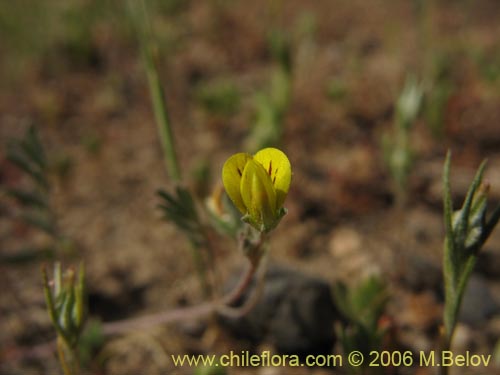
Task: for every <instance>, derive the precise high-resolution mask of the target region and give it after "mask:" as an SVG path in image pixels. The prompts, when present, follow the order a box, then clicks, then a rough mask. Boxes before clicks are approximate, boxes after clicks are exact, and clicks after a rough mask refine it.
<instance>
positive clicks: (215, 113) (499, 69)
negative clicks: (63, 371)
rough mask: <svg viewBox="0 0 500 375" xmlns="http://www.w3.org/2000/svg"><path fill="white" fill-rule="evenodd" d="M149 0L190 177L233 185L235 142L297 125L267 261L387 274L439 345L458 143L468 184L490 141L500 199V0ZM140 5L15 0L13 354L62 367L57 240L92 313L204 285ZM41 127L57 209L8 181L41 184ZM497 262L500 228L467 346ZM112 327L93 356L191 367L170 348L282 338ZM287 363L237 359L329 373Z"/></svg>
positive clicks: (489, 310)
mask: <svg viewBox="0 0 500 375" xmlns="http://www.w3.org/2000/svg"><path fill="white" fill-rule="evenodd" d="M132 2H133V1H132ZM145 4H146V7H147V10H148V13H149V19H150V26H151V29H152V35H153V38H154V40H152V41H151V42H152V43H153V44H152V48H153V52H154V56H155V58H156V63H157V68H158V73H159V77H160V81H161V83H162V84H163V86H164V89H165V95H166V103H167V107H168V110H169V114H170V118H171V123H172V130H173V135H174V139H175V144H176V150H177V153H178V157H179V163H180V166H181V171H182V175H183V179H184V181H185V183H186V184H187V185H188V186H189V187H190V189H191V191H192V192H193V193H194V195H195V196H196V197H197V198H198V201H199V202H200V203H199V204H200V206H203V205H204V202H205V201H206V199H208V198H209V197H210V196H211V194H212V192H213V191H214V190H216V188H217V187H218V186H220V185H221V181H220V171H221V168H222V164H223V163H224V161H225V160H226V159H227V158H228V157H229V156H230V155H231V154H233V153H235V152H240V151H248V152H255V151H256V150H258V149H260V148H262V147H264V146H269V145H272V146H275V147H279V148H280V149H282V150H284V151H285V152H286V153H287V155H288V156H289V158H290V160H291V163H292V170H293V179H292V186H291V189H290V193H289V196H288V198H287V201H286V204H285V206H286V207H287V208H288V215H287V216H286V217H285V218H284V219H283V221H282V223H281V224H280V226H279V227H278V228H277V229H276V230H275V231H274V232H273V235H272V236H271V237H272V238H271V248H272V251H271V262H272V263H274V264H278V265H280V266H283V267H287V268H289V269H292V270H294V272H300V273H301V274H302V273H303V274H307V275H314V276H316V277H319V278H321V280H323V281H324V282H325V283H327V284H328V285H333V284H334V283H335V282H336V281H343V282H344V283H346V284H347V285H357V284H358V283H360V282H362V281H363V280H365V279H366V278H367V277H378V278H379V279H381V280H382V281H383V282H384V284H385V285H386V289H387V290H388V295H389V297H388V298H387V303H386V304H385V305H384V308H383V311H382V312H380V315H381V316H380V317H381V318H383V323H380V324H384V325H386V326H387V327H389V331H390V332H389V333H390V334H388V336H387V337H388V338H386V340H389V341H387V342H389V343H390V345H392V346H393V347H396V348H399V349H400V350H402V349H403V348H404V349H408V350H413V351H418V350H430V349H431V348H433V347H435V345H436V338H437V333H438V329H439V325H440V323H441V314H442V304H443V294H442V282H441V273H440V267H441V257H442V242H443V235H444V229H443V225H442V203H441V202H442V188H441V184H442V182H441V181H442V166H443V162H444V158H445V155H446V151H447V150H448V149H451V150H452V152H453V158H452V179H451V181H452V190H453V198H454V201H455V204H456V206H458V204H459V203H460V202H461V200H462V199H463V197H464V195H465V193H466V190H467V187H468V184H469V183H470V181H471V180H472V178H473V175H474V171H475V169H476V168H477V166H478V165H479V164H480V162H481V160H482V159H484V158H488V159H489V162H488V169H487V171H486V179H487V180H488V181H489V183H490V185H491V190H490V195H489V197H490V198H489V199H490V201H491V202H492V203H493V204H494V203H498V202H499V200H500V24H499V23H498V19H499V16H500V3H499V2H498V1H495V0H477V1H469V0H460V1H450V0H435V1H432V0H414V1H408V0H407V1H405V0H391V1H382V0H373V1H362V0H354V1H349V2H347V1H326V0H325V1H314V2H304V1H261V0H254V1H227V0H207V1H189V0H147V1H145ZM131 9H132V10H131ZM133 12H134V10H133V7H132V8H130V7H128V5H127V3H126V2H122V1H112V0H109V1H98V0H71V1H58V0H45V1H29V0H17V1H3V2H0V56H1V58H0V82H1V84H0V142H1V145H2V146H1V148H0V184H1V186H2V190H1V192H0V193H1V205H0V213H1V216H0V243H1V245H0V257H1V258H0V284H1V285H2V292H1V294H0V312H1V319H0V321H1V329H0V372H1V373H4V374H32V373H33V374H55V373H57V371H59V368H58V364H57V359H56V357H55V355H54V353H53V350H52V349H51V347H50V345H49V344H50V342H51V340H53V339H54V337H55V335H54V333H53V328H52V327H51V325H50V320H49V317H48V314H47V312H46V310H45V302H44V297H43V293H42V280H41V276H40V272H39V269H40V265H41V264H42V263H44V262H45V263H49V264H50V262H51V261H52V260H54V259H62V260H63V261H64V262H65V264H76V263H77V262H78V261H79V260H83V261H84V262H85V265H86V269H87V279H88V297H89V314H90V317H91V318H92V321H101V322H110V321H115V320H119V319H124V318H130V317H134V316H140V315H146V314H148V313H154V312H158V311H163V310H168V309H173V308H176V307H179V306H186V305H195V304H197V303H199V302H200V301H202V300H203V295H202V292H201V291H200V286H199V284H198V280H197V276H196V271H195V267H194V265H193V262H192V258H191V255H190V254H191V253H190V251H191V250H190V244H189V242H188V241H187V240H186V239H185V237H184V236H183V234H182V233H181V232H180V231H179V230H178V229H176V227H175V226H174V225H172V224H171V223H167V222H165V221H163V220H162V218H161V216H162V215H161V212H160V211H159V210H158V208H157V205H158V203H159V200H158V197H157V196H156V191H157V190H158V189H160V188H164V189H167V190H168V189H172V188H173V187H174V183H173V182H172V181H171V179H170V178H169V175H168V173H167V171H166V170H165V166H164V161H163V152H162V148H161V143H160V140H159V137H158V130H157V126H156V124H155V118H154V114H153V110H152V106H151V99H150V95H149V89H148V81H147V78H146V71H145V66H144V63H143V60H142V59H141V52H140V50H141V48H140V45H139V39H138V36H137V30H136V29H134V27H133V22H132V19H133V14H131V13H133ZM31 126H33V127H34V128H30V127H31ZM29 129H36V131H37V133H38V134H39V136H40V142H41V144H42V145H43V148H44V150H45V151H44V153H45V158H46V163H45V164H44V169H43V172H44V176H45V177H44V178H45V179H46V183H47V185H50V189H48V190H47V192H46V195H45V198H47V200H48V202H49V206H50V209H47V210H46V211H47V212H45V211H44V212H45V214H46V215H45V214H44V215H45V216H43V217H41V216H36V215H37V212H38V211H37V212H35V213H33V210H31V209H30V207H31V208H32V207H33V205H35V206H36V202H35V204H34V203H33V202H31V204H30V202H29V199H28V198H29V197H28V198H27V197H24V198H25V199H24V201H23V199H19V197H17V199H16V197H15V196H12V194H8V193H7V192H8V191H12V190H16V189H21V190H22V189H24V190H26V189H29V188H30V186H31V185H32V181H31V180H30V178H28V177H27V176H26V173H24V172H23V171H22V168H19V165H16V163H13V162H12V160H11V158H9V157H8V154H9V150H10V149H11V148H12V147H15V144H16V140H19V139H22V138H23V137H25V134H26V132H27V131H28V133H29ZM13 144H14V146H13ZM21 198H22V197H21ZM27 200H28V202H27ZM28 209H29V210H28ZM42 211H43V210H42ZM38 213H39V212H38ZM54 239H57V246H56V247H55V246H54ZM212 240H213V242H214V245H213V248H214V249H215V253H214V254H215V261H216V264H217V270H218V273H219V274H220V279H221V280H226V279H227V278H229V276H230V274H231V273H232V272H233V271H234V270H235V269H236V270H237V269H238V268H239V267H240V266H241V265H242V264H243V263H244V258H243V257H242V255H241V253H239V252H238V250H237V246H236V242H231V241H227V240H224V237H220V236H217V235H216V234H215V232H214V233H213V236H212ZM499 271H500V231H498V230H497V231H496V233H494V234H493V236H492V238H491V239H490V240H489V242H488V243H487V244H486V248H485V249H484V252H483V253H482V254H481V255H480V257H479V261H478V265H477V267H476V271H475V273H474V274H473V278H472V281H471V283H470V287H469V289H470V290H469V291H468V293H467V294H466V298H465V301H464V308H463V311H462V315H461V323H460V325H459V327H458V331H457V334H456V338H455V343H456V345H457V348H458V349H457V350H459V349H463V350H472V351H474V352H479V353H485V354H490V353H494V351H495V347H496V346H497V345H498V343H497V340H498V339H499V337H500V316H499V312H500V278H499V275H500V272H499ZM96 329H97V330H98V328H96ZM95 336H96V337H93V339H94V341H93V342H92V344H89V346H88V348H89V349H88V353H87V357H86V358H85V365H84V368H85V369H86V370H85V371H88V372H89V373H92V374H138V373H147V374H170V373H172V374H175V373H179V374H191V373H193V371H194V369H189V368H184V369H179V368H177V369H176V368H174V367H173V365H172V363H171V361H170V359H169V358H170V357H169V354H171V353H219V352H225V351H229V350H236V348H248V347H251V348H253V350H260V349H261V348H262V347H267V345H271V346H272V345H273V341H272V340H266V339H265V338H264V339H262V340H260V339H259V340H257V341H258V342H253V341H252V340H247V338H246V337H245V336H244V334H243V336H242V335H240V336H238V335H236V337H235V335H233V334H229V333H228V332H226V331H225V330H224V329H220V328H218V326H217V325H216V324H215V323H214V322H213V321H211V320H210V321H201V322H200V321H195V322H190V324H184V325H174V326H169V325H167V326H160V327H155V328H153V329H152V331H151V332H150V333H149V334H146V333H144V332H143V333H141V334H138V333H133V334H130V335H122V336H119V337H113V338H108V339H106V340H104V339H103V338H101V337H97V336H99V335H98V334H96V335H95ZM248 341H252V342H251V344H249V343H248ZM254 341H255V340H254ZM47 343H49V344H47ZM335 345H337V346H338V345H340V344H339V343H338V342H336V344H335ZM390 345H389V346H390ZM335 348H337V347H335ZM334 350H335V351H337V349H334ZM499 351H500V350H499ZM499 357H500V356H499ZM497 360H498V359H497ZM271 370H272V371H274V372H269V371H271ZM271 370H269V369H267V370H266V369H252V368H248V369H235V370H230V369H229V370H228V371H229V372H228V373H231V374H233V373H234V374H247V373H248V374H264V373H265V374H280V373H283V372H280V371H285V372H284V373H287V374H288V373H297V374H303V373H307V374H308V373H311V374H324V373H331V371H330V370H326V369H322V368H315V369H307V370H304V369H300V371H297V372H293V371H294V370H287V369H284V370H283V369H271ZM479 370H480V369H478V371H479ZM265 371H268V372H265ZM334 371H341V370H334ZM344 371H345V369H344ZM388 371H389V370H388ZM391 371H395V372H387V373H411V374H413V373H417V371H420V372H418V374H427V373H431V372H427V369H403V370H396V369H392V370H391ZM398 371H401V372H398ZM404 371H406V372H404ZM471 371H472V372H471V373H474V372H473V371H474V369H471ZM335 373H337V372H335ZM340 373H343V372H340ZM459 373H460V372H457V374H459ZM491 373H493V372H491Z"/></svg>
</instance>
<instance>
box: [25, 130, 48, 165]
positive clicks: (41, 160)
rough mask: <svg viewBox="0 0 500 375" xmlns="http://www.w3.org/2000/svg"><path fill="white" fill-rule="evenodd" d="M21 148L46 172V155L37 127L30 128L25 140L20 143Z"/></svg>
mask: <svg viewBox="0 0 500 375" xmlns="http://www.w3.org/2000/svg"><path fill="white" fill-rule="evenodd" d="M19 145H20V147H21V148H22V150H23V151H24V152H25V154H26V155H27V156H29V158H30V159H31V161H33V162H34V163H35V164H37V166H38V167H39V168H40V169H41V170H44V169H45V168H46V166H47V161H46V158H45V153H44V150H43V147H42V143H41V142H40V137H39V134H38V131H37V130H36V128H35V126H33V125H32V126H30V127H29V128H28V130H27V131H26V135H25V136H24V139H23V140H21V141H20V142H19Z"/></svg>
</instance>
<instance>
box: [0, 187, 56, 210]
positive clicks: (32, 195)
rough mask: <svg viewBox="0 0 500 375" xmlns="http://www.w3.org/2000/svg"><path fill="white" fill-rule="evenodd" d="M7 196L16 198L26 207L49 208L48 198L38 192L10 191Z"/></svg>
mask: <svg viewBox="0 0 500 375" xmlns="http://www.w3.org/2000/svg"><path fill="white" fill-rule="evenodd" d="M7 194H8V195H10V196H11V197H13V198H15V199H16V200H17V201H18V202H19V203H21V204H22V205H24V206H31V207H38V208H48V205H47V201H46V198H45V197H44V196H42V195H41V194H40V193H39V192H36V191H24V190H20V189H9V190H7Z"/></svg>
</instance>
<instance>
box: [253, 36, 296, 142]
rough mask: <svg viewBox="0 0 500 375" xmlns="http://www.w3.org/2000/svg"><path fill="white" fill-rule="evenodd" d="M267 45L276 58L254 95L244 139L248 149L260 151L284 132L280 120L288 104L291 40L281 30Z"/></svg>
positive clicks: (278, 139) (290, 78)
mask: <svg viewBox="0 0 500 375" xmlns="http://www.w3.org/2000/svg"><path fill="white" fill-rule="evenodd" d="M269 46H270V50H271V53H272V55H273V56H274V58H275V60H276V61H277V66H275V67H274V68H273V71H272V73H271V80H270V84H269V88H268V89H267V91H262V92H259V93H257V95H256V96H255V120H254V123H253V127H252V129H251V133H250V135H249V138H248V141H247V145H246V146H247V147H246V148H247V149H249V150H259V149H261V148H264V147H269V146H276V145H277V144H278V143H279V141H280V140H281V137H282V133H283V121H284V117H285V113H286V110H287V108H288V105H289V103H290V95H291V89H292V64H291V57H290V56H291V53H290V43H289V41H288V39H287V38H286V36H285V34H284V33H283V32H279V31H274V32H272V33H270V36H269Z"/></svg>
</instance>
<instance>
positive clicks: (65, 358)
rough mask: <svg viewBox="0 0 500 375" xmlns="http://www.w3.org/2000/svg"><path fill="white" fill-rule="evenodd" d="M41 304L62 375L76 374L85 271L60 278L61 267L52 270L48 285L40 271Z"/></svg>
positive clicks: (77, 371) (77, 370) (43, 268)
mask: <svg viewBox="0 0 500 375" xmlns="http://www.w3.org/2000/svg"><path fill="white" fill-rule="evenodd" d="M42 276H43V288H44V293H45V302H46V303H47V310H48V312H49V316H50V320H51V322H52V325H53V326H54V328H55V329H56V332H57V353H58V356H59V362H60V364H61V367H62V369H63V372H64V375H77V374H78V373H79V372H80V361H79V355H78V344H79V340H80V335H81V332H82V328H83V325H84V323H85V319H86V314H87V311H86V302H85V293H86V292H85V270H84V267H83V264H80V269H79V271H78V272H76V271H75V269H74V268H68V269H67V270H66V272H64V274H63V273H62V270H61V264H60V263H59V262H57V263H56V264H55V266H54V280H53V281H49V279H48V276H47V270H46V268H45V267H42Z"/></svg>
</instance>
